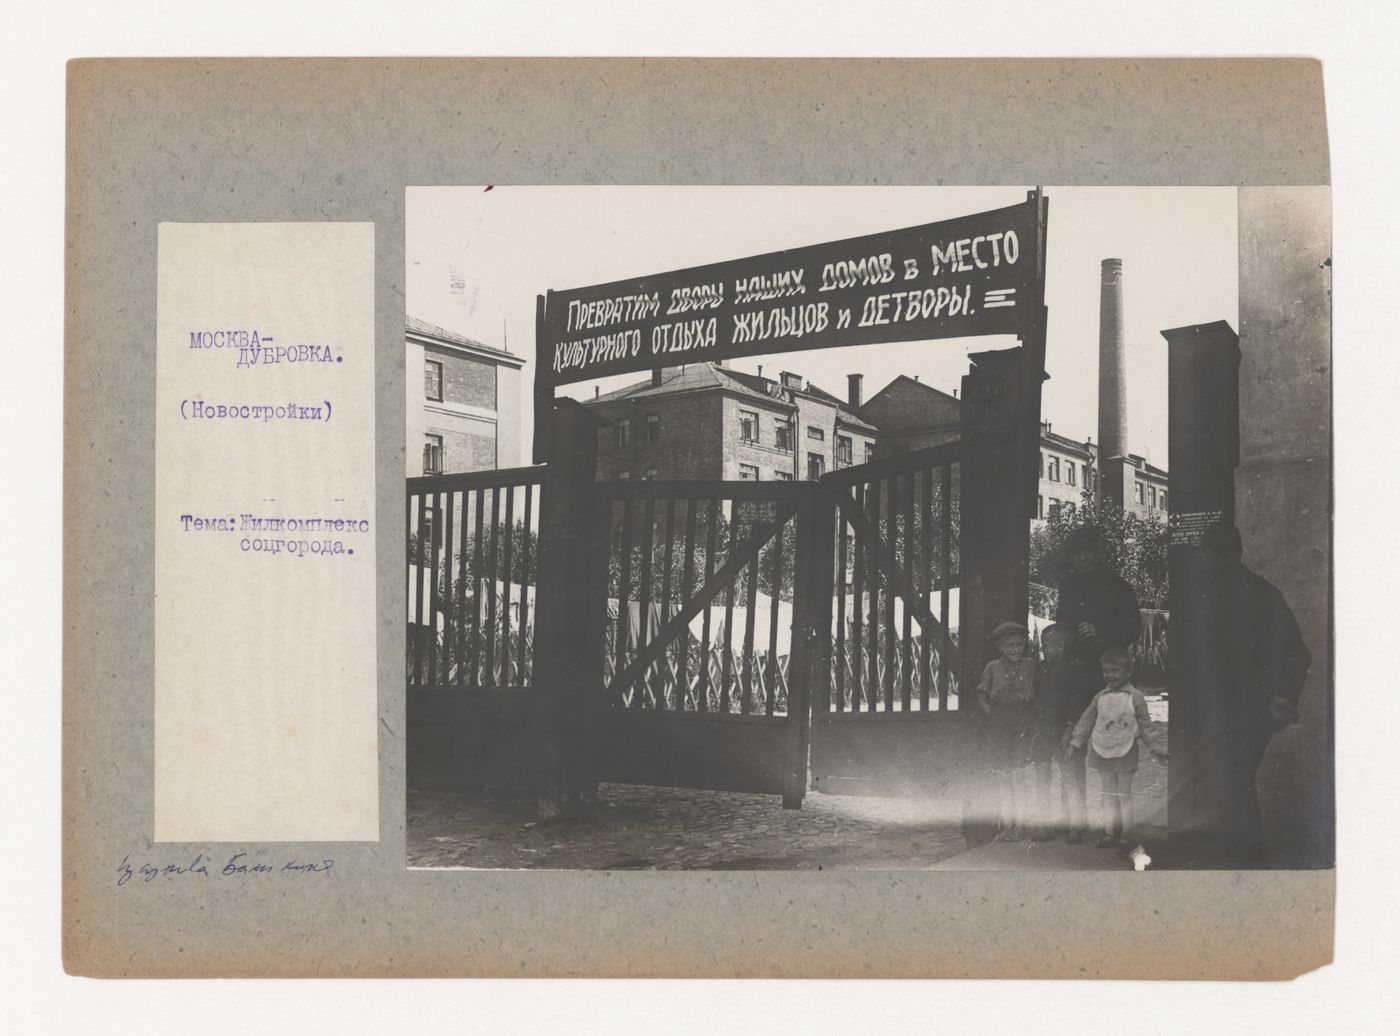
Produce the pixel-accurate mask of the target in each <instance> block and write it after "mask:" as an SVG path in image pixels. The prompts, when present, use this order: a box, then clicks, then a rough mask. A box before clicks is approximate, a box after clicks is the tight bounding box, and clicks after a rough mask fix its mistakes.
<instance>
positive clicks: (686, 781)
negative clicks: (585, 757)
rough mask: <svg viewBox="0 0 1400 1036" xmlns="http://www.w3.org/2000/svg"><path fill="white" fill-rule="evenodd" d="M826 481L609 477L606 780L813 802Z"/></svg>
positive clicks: (600, 592) (600, 580)
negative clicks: (812, 729) (813, 697)
mask: <svg viewBox="0 0 1400 1036" xmlns="http://www.w3.org/2000/svg"><path fill="white" fill-rule="evenodd" d="M819 492H820V490H819V487H818V486H817V485H816V484H815V483H784V482H763V483H756V482H606V483H599V484H598V485H597V487H596V497H595V507H596V508H597V510H596V520H597V521H598V523H599V527H598V535H597V538H596V539H595V542H605V543H608V544H609V548H608V549H607V550H606V551H605V552H601V551H600V552H599V553H600V556H599V558H598V562H599V563H598V565H597V567H596V568H595V573H594V576H593V579H592V590H593V595H594V596H593V602H592V605H591V607H590V609H589V610H590V612H592V613H593V614H594V615H599V616H603V617H605V628H604V630H603V650H602V658H603V665H602V681H601V684H602V698H601V700H600V702H599V703H598V708H597V710H596V712H595V719H596V724H597V726H596V730H597V742H596V752H597V754H596V756H595V760H596V763H595V765H596V773H597V775H598V777H599V779H601V780H604V781H619V782H624V783H634V784H659V785H671V786H678V787H692V788H709V789H714V790H723V791H745V792H765V793H771V794H781V795H782V796H783V804H784V805H785V806H788V807H793V808H795V807H797V806H799V805H800V804H801V801H802V797H803V794H804V792H805V789H806V776H807V772H806V758H807V746H808V732H809V719H810V711H809V697H808V690H807V689H808V685H809V676H810V671H811V667H812V665H813V661H812V658H813V654H812V652H813V645H812V643H811V641H812V637H811V635H810V633H811V631H812V630H814V629H815V628H816V626H815V622H816V613H815V612H814V611H813V607H814V602H815V601H816V599H817V598H818V597H819V596H820V595H819V594H816V593H814V592H813V588H814V586H816V585H819V584H816V583H815V582H814V580H815V578H816V576H817V573H816V571H815V567H816V566H814V565H812V564H811V563H810V562H809V561H808V559H809V558H810V557H812V556H813V555H817V554H820V553H821V543H822V542H823V540H822V537H821V535H820V528H819V525H820V521H821V516H820V513H819V512H820V508H819V507H818V506H817V501H818V496H819ZM826 542H829V540H827V541H826ZM804 630H805V631H807V633H806V634H804V633H803V631H804Z"/></svg>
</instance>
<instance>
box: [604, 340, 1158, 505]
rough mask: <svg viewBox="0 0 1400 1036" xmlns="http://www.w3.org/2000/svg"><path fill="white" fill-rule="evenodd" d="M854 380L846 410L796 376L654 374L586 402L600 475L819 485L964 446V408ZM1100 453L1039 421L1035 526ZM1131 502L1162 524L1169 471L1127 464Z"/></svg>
mask: <svg viewBox="0 0 1400 1036" xmlns="http://www.w3.org/2000/svg"><path fill="white" fill-rule="evenodd" d="M862 381H863V379H862V376H861V375H859V374H851V375H848V385H847V398H846V400H845V401H844V402H843V401H841V400H840V399H838V398H837V397H835V396H833V395H831V394H830V393H828V392H825V391H823V390H822V389H820V388H818V387H817V386H815V385H813V384H812V383H811V382H809V381H805V380H804V379H803V378H802V377H801V376H800V375H797V374H794V373H792V372H790V371H784V372H782V374H781V375H780V376H779V380H777V381H773V380H771V379H768V378H765V377H763V376H762V375H761V374H758V375H754V374H744V373H741V372H739V371H735V370H730V369H729V368H727V367H724V366H721V365H719V364H713V363H700V364H692V365H690V366H686V367H677V368H671V369H667V370H662V371H655V372H653V373H652V376H651V378H650V379H649V380H647V381H643V382H638V383H637V384H635V385H629V386H627V387H626V388H623V389H619V390H617V391H615V392H610V393H607V394H605V395H600V396H596V397H595V398H594V399H592V400H589V401H588V403H587V405H588V406H590V407H592V408H593V409H595V410H596V411H597V412H598V413H599V414H600V415H601V416H603V417H604V418H606V419H607V420H608V421H609V422H611V426H610V427H607V428H604V429H603V430H602V431H601V432H600V433H599V448H598V477H599V478H600V479H629V478H633V479H675V480H711V479H754V480H768V479H793V478H799V479H800V478H816V477H819V476H820V475H822V474H825V473H826V472H828V471H832V470H835V469H837V468H844V467H849V466H851V465H852V464H862V463H865V462H866V461H871V460H875V459H878V458H883V457H889V456H896V455H898V454H901V453H907V452H909V451H910V450H918V449H924V448H926V447H929V446H938V445H941V444H943V443H947V442H956V441H957V439H958V435H959V416H960V408H961V405H962V404H961V402H960V401H959V400H958V398H957V397H956V396H950V395H948V394H947V393H946V392H942V391H940V390H938V389H936V388H933V387H932V386H930V385H925V384H923V383H922V382H920V381H919V380H918V379H917V378H911V377H908V376H907V375H900V376H899V377H897V378H895V379H894V380H893V381H891V382H890V383H889V384H888V385H886V386H885V387H884V388H883V389H881V390H880V391H879V392H878V393H876V394H875V395H874V396H872V397H871V398H870V400H869V401H863V400H862V398H861V390H862ZM1097 465H1098V447H1097V446H1096V445H1095V444H1094V443H1093V442H1092V441H1091V440H1087V439H1086V440H1083V441H1080V440H1077V439H1071V438H1069V437H1068V436H1065V435H1061V434H1060V433H1058V432H1056V431H1054V430H1053V429H1052V428H1051V425H1050V422H1048V421H1046V422H1042V423H1041V433H1040V489H1039V495H1038V500H1037V508H1036V519H1035V520H1036V521H1037V522H1039V521H1042V520H1044V519H1045V518H1046V517H1048V516H1049V515H1050V514H1051V513H1052V512H1053V511H1054V510H1055V509H1056V508H1060V507H1069V508H1076V507H1078V506H1079V505H1080V502H1081V497H1082V494H1083V492H1084V491H1085V490H1089V491H1094V490H1095V489H1097V488H1098V478H1099V475H1098V469H1097ZM1122 471H1123V477H1124V482H1125V485H1124V501H1125V506H1126V507H1127V508H1128V509H1129V510H1131V511H1133V512H1135V513H1137V514H1140V515H1142V516H1143V517H1150V518H1155V519H1156V520H1158V521H1166V514H1167V473H1166V471H1164V470H1163V469H1161V468H1158V467H1154V466H1153V465H1151V464H1149V463H1147V462H1146V461H1145V460H1144V459H1143V458H1142V457H1140V456H1138V455H1137V454H1129V455H1128V456H1126V457H1125V458H1123V464H1122Z"/></svg>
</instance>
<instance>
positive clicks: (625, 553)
mask: <svg viewBox="0 0 1400 1036" xmlns="http://www.w3.org/2000/svg"><path fill="white" fill-rule="evenodd" d="M631 593H632V498H631V497H628V498H627V499H625V500H623V501H622V547H621V549H620V551H619V553H618V558H617V650H616V652H615V653H614V656H613V672H614V673H619V672H621V671H622V667H623V666H625V665H626V664H627V627H628V619H629V615H630V612H631V609H629V608H628V607H627V604H628V597H630V596H631ZM628 690H629V688H626V687H619V688H617V693H618V694H619V695H621V697H622V703H623V704H624V705H625V704H626V703H627V692H628Z"/></svg>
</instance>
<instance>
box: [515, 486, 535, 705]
mask: <svg viewBox="0 0 1400 1036" xmlns="http://www.w3.org/2000/svg"><path fill="white" fill-rule="evenodd" d="M534 488H535V486H534V484H533V483H531V482H526V483H525V517H524V519H523V520H522V522H521V528H522V529H523V532H522V534H521V537H520V553H521V555H522V557H521V559H520V629H519V630H518V631H517V632H516V634H515V637H516V640H518V641H519V644H518V645H517V648H518V651H517V653H516V663H515V668H516V671H517V672H518V673H519V674H520V675H519V680H520V684H521V686H522V687H524V686H529V684H530V682H531V674H529V673H527V672H526V671H525V661H526V654H525V648H526V641H527V640H529V639H530V638H529V637H528V636H527V634H528V632H529V629H530V577H531V576H532V575H533V576H534V577H535V585H536V586H537V587H538V586H539V572H538V568H539V556H538V553H539V547H538V545H535V553H534V554H533V555H532V554H531V536H530V519H531V517H532V513H531V512H532V508H531V504H533V503H534V501H533V500H532V499H531V494H532V493H533V491H534ZM532 558H533V560H534V564H531V559H532ZM538 592H539V591H538V590H537V591H536V593H538Z"/></svg>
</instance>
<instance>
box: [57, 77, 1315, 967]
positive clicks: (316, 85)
mask: <svg viewBox="0 0 1400 1036" xmlns="http://www.w3.org/2000/svg"><path fill="white" fill-rule="evenodd" d="M68 84H69V100H68V141H67V146H68V182H67V200H68V210H67V270H66V276H67V299H66V301H67V322H66V326H65V329H64V333H65V343H66V346H65V371H66V381H67V387H66V400H65V443H64V450H65V473H64V496H65V508H64V543H63V545H64V688H63V693H64V716H63V723H64V853H63V879H64V940H63V945H64V962H65V966H66V968H67V969H68V970H69V971H70V972H74V973H79V974H84V975H93V976H113V977H116V976H131V977H156V976H373V975H395V976H467V975H473V976H677V977H679V976H687V977H700V976H724V977H727V976H750V977H758V976H769V977H785V976H790V977H796V976H812V977H819V976H845V977H870V978H876V977H993V976H1001V977H1016V978H1037V977H1047V978H1048V977H1075V978H1082V977H1088V976H1100V977H1116V978H1181V979H1203V978H1211V979H1224V978H1230V979H1274V978H1286V977H1290V976H1294V975H1297V974H1300V973H1302V972H1304V971H1307V970H1309V969H1312V968H1315V967H1317V966H1319V965H1322V964H1324V963H1326V962H1328V961H1330V959H1331V953H1332V910H1333V899H1334V886H1335V880H1334V876H1335V872H1334V871H1331V870H1313V871H1273V872H1262V871H1255V872H1238V873H1235V872H1231V873H1226V872H1206V873H1153V872H1148V873H1146V874H1133V873H1122V874H1099V873H1094V874H1088V873H1054V874H1046V873H957V872H946V871H943V872H936V873H923V872H893V873H886V872H862V873H852V872H840V873H807V872H800V873H799V872H756V873H711V872H667V873H661V872H642V873H599V872H558V871H556V872H499V871H495V872H460V871H459V872H423V871H409V870H407V869H406V867H405V856H404V820H405V806H404V742H403V737H402V732H403V717H404V679H403V662H402V660H403V658H404V639H403V638H404V635H405V628H404V622H403V621H402V618H401V617H402V616H403V615H404V614H405V604H404V600H403V596H402V594H403V589H402V588H403V580H402V579H401V578H399V576H400V568H401V565H402V557H403V552H402V543H403V539H402V537H403V534H404V530H403V528H402V525H401V522H402V514H403V503H402V499H403V498H402V493H403V482H402V472H403V453H402V451H403V449H404V445H403V428H404V383H403V377H404V369H403V356H404V351H403V327H404V288H403V285H404V188H405V187H406V186H408V185H429V184H492V183H511V184H613V183H621V184H896V185H898V184H1034V183H1042V184H1060V185H1092V184H1102V185H1187V184H1196V185H1237V186H1241V185H1318V184H1327V183H1329V182H1330V179H1329V173H1328V152H1327V140H1326V128H1325V119H1324V112H1323V100H1322V98H1323V92H1322V69H1321V66H1320V65H1319V64H1318V63H1317V62H1313V61H1308V60H1293V59H1288V60H1262V59H1260V60H1213V59H1212V60H1145V61H1144V60H1063V61H1062V60H1036V61H1020V60H986V61H971V60H966V61H965V60H958V61H911V60H898V61H886V60H679V59H666V60H636V59H628V60H616V59H532V60H518V59H511V60H504V59H475V58H473V59H446V58H444V59H422V60H419V59H372V58H356V59H292V58H287V59H269V60H263V59H220V60H199V59H188V60H186V59H181V60H105V59H94V60H81V61H75V62H73V63H72V64H71V65H70V66H69V70H68ZM1241 219H1242V221H1243V219H1244V214H1243V211H1242V215H1241ZM298 220H352V221H372V222H373V223H374V224H375V235H374V240H375V250H376V254H375V260H376V293H375V304H376V308H375V314H376V316H375V320H376V337H377V341H378V350H377V356H376V371H375V373H376V385H377V388H376V392H377V395H376V399H375V405H376V414H377V420H376V424H377V429H376V452H375V455H374V457H373V462H374V465H375V471H376V478H377V481H376V485H377V503H376V507H377V514H378V516H379V518H380V520H379V522H378V523H377V528H378V540H377V543H376V548H377V557H378V569H379V571H378V575H379V578H378V589H377V595H376V599H375V601H374V604H373V606H374V607H375V608H377V610H378V615H379V618H380V622H379V623H378V627H377V628H378V630H379V634H378V651H377V658H378V667H377V676H378V688H379V717H380V719H381V721H382V722H381V723H380V729H379V758H380V803H381V805H380V838H379V841H377V842H367V843H347V844H338V845H334V846H327V845H315V844H300V845H284V846H277V847H274V848H275V849H276V851H277V852H278V853H280V854H285V855H287V856H289V857H293V856H302V857H313V858H320V857H322V856H333V857H334V860H335V867H334V872H333V874H331V875H325V876H316V877H315V878H311V879H307V880H298V881H293V882H288V881H275V882H273V881H269V882H261V883H260V882H256V881H242V882H196V881H178V880H159V881H152V882H142V881H139V880H137V881H136V882H134V883H132V882H128V883H126V884H125V885H122V886H118V884H117V879H118V866H119V864H120V863H121V861H122V860H123V859H125V858H130V859H132V860H137V859H143V860H144V859H153V858H155V857H159V858H161V859H166V858H168V859H170V860H175V861H179V860H180V858H181V857H182V856H183V855H186V853H184V850H185V849H188V850H189V853H188V855H193V854H194V853H195V852H198V851H204V852H212V853H213V854H214V856H215V860H216V865H219V864H221V863H222V858H221V857H220V855H219V854H220V853H222V852H223V850H225V849H229V850H230V851H237V850H238V849H240V848H243V847H229V846H213V847H210V846H198V847H195V846H188V847H186V846H179V845H169V844H162V845H160V846H158V847H157V846H154V845H153V842H152V809H153V794H152V769H153V767H152V726H153V711H152V687H153V665H154V657H153V656H154V641H153V635H152V615H153V608H152V588H153V583H154V575H153V542H154V535H153V521H154V515H153V509H154V480H155V457H154V447H153V443H154V423H155V414H154V396H155V386H154V380H155V379H154V369H155V355H154V347H155V318H156V317H155V315H156V228H157V225H158V224H159V223H160V222H162V221H177V222H178V221H189V222H238V221H298ZM1241 254H1242V261H1244V259H1245V253H1244V252H1242V253H1241ZM1251 256H1252V258H1251V261H1259V262H1267V261H1268V256H1267V255H1264V256H1258V255H1256V254H1254V253H1251ZM1243 283H1244V279H1243V278H1242V284H1243ZM1245 303H1246V300H1244V299H1242V302H1241V310H1242V312H1243V311H1245V309H1246V305H1245ZM366 459H367V460H368V458H366ZM239 606H240V607H249V608H256V607H258V602H256V601H248V602H239ZM365 606H369V605H368V603H367V602H366V603H365ZM258 848H259V849H263V848H266V847H258ZM1110 916H1112V917H1115V918H1118V919H1120V920H1116V921H1115V923H1114V924H1112V925H1111V926H1107V925H1104V924H1103V923H1102V922H1101V919H1103V918H1106V917H1110ZM1145 947H1150V951H1148V952H1144V948H1145Z"/></svg>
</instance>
